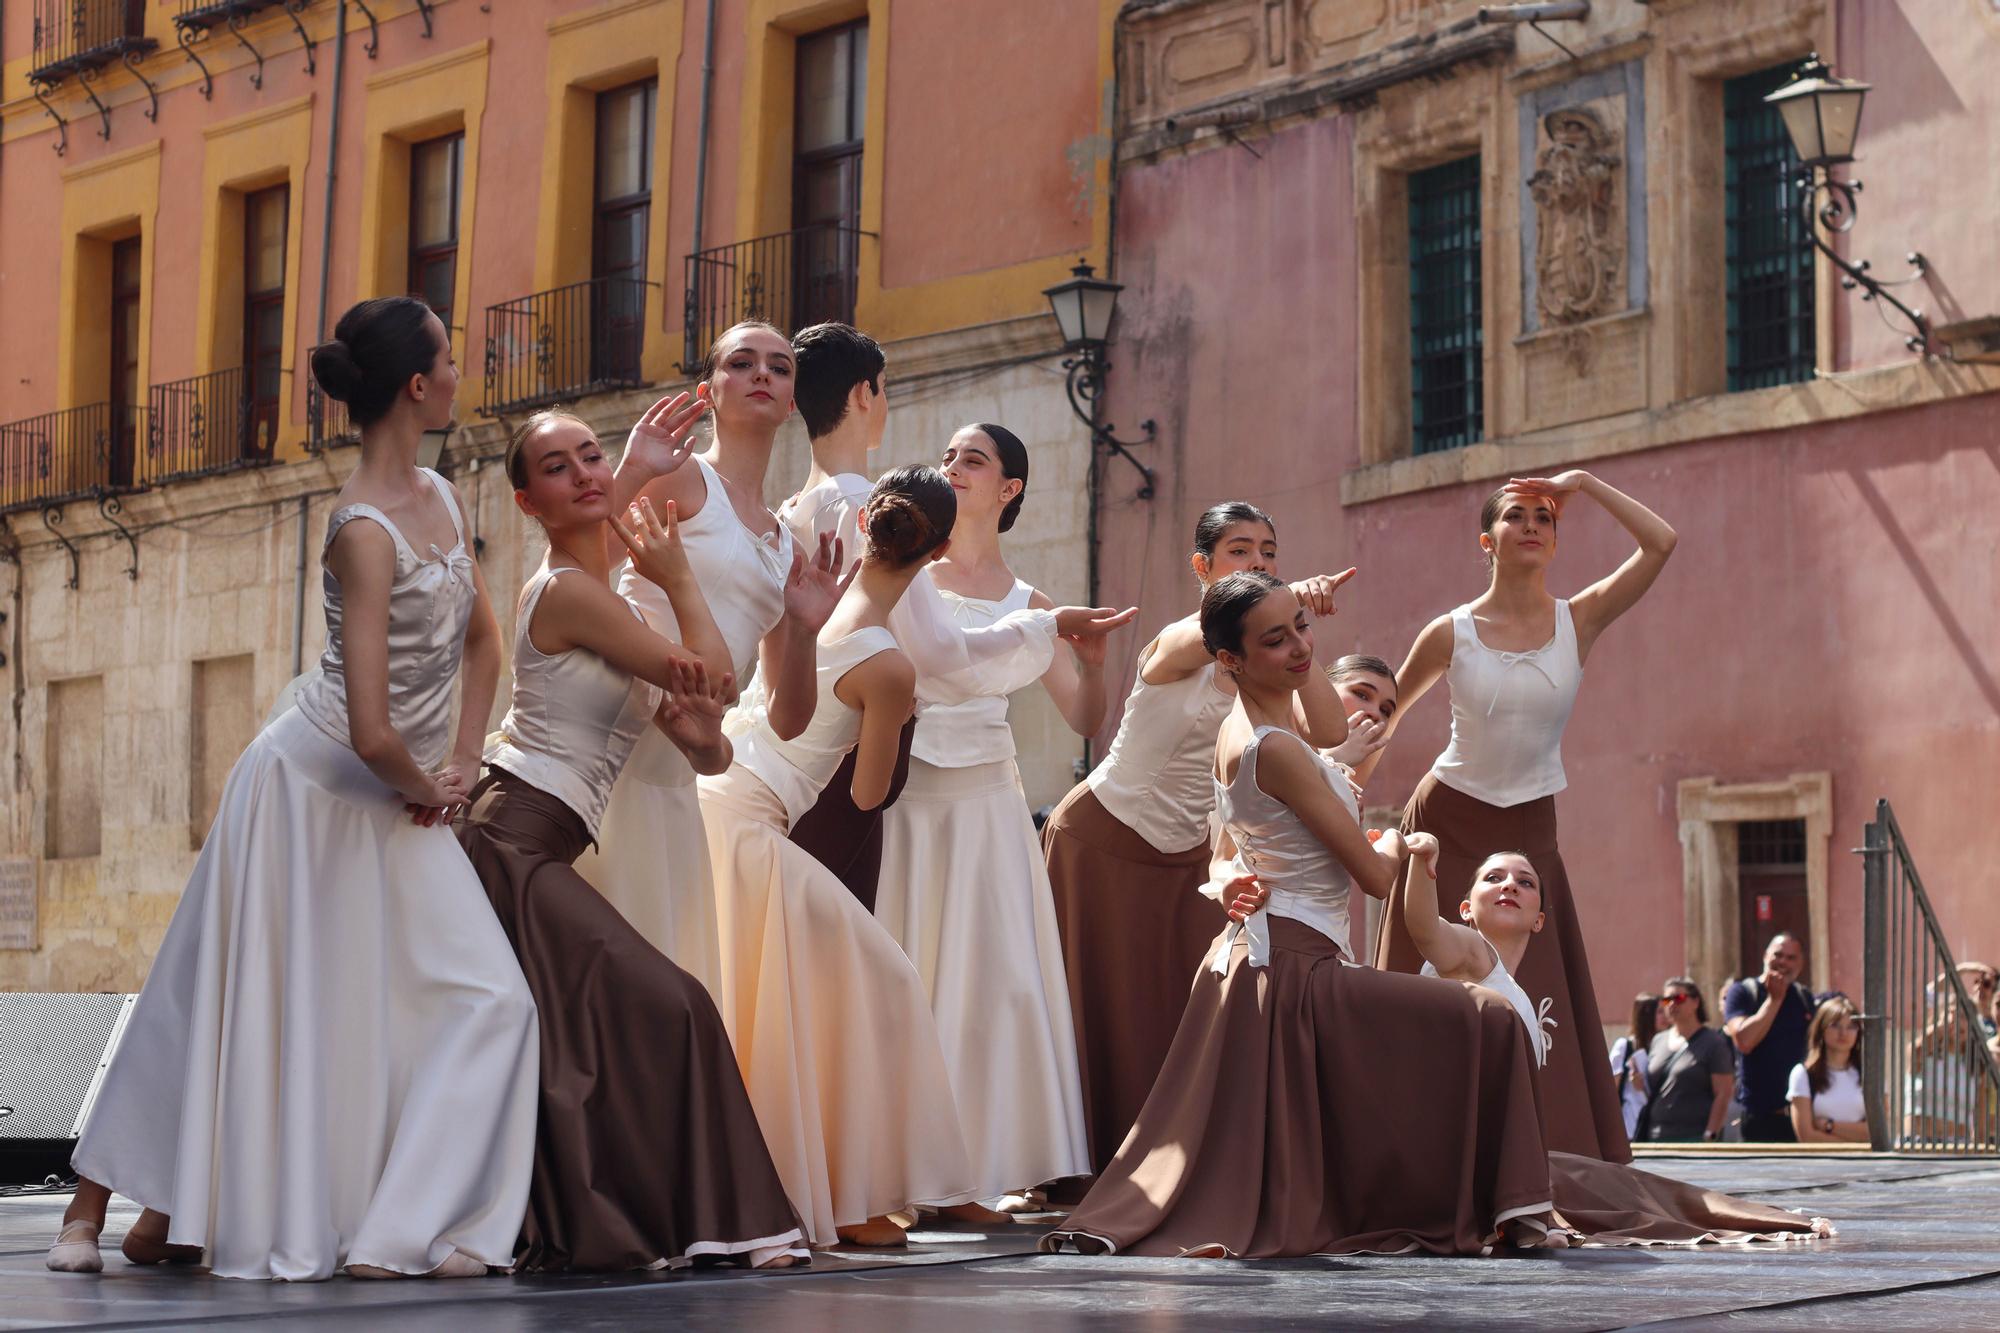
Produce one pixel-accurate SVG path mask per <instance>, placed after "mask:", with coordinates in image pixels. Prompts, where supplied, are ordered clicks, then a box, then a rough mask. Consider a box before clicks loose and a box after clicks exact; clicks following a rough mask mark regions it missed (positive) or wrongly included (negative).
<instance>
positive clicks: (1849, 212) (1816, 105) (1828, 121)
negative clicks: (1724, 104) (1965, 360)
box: [1764, 53, 1931, 356]
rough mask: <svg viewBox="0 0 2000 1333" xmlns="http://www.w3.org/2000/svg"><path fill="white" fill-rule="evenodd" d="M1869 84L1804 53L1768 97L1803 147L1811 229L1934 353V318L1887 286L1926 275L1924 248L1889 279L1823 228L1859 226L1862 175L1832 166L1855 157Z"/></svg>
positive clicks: (1865, 296) (1846, 281)
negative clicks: (1843, 251) (1906, 270)
mask: <svg viewBox="0 0 2000 1333" xmlns="http://www.w3.org/2000/svg"><path fill="white" fill-rule="evenodd" d="M1868 88H1869V85H1868V84H1865V83H1861V82H1859V81H1857V80H1854V79H1843V78H1840V77H1838V76H1837V75H1835V74H1834V72H1833V71H1832V70H1830V69H1828V68H1827V67H1826V65H1825V64H1823V63H1822V62H1821V60H1820V58H1819V56H1818V54H1817V53H1815V54H1813V55H1811V56H1808V57H1807V58H1806V63H1805V64H1803V65H1801V66H1800V67H1799V72H1798V73H1797V74H1796V75H1794V76H1793V78H1792V81H1791V82H1790V83H1788V84H1786V85H1785V86H1784V87H1782V88H1780V89H1778V91H1776V92H1774V93H1772V94H1771V95H1770V96H1768V97H1766V98H1765V99H1764V100H1765V101H1766V102H1768V103H1770V104H1771V105H1772V106H1775V107H1776V108H1778V113H1779V114H1780V115H1782V116H1783V117H1784V118H1785V132H1786V133H1787V134H1789V135H1790V136H1791V139H1792V147H1793V149H1794V150H1795V151H1796V152H1797V153H1798V155H1799V169H1798V170H1799V174H1798V181H1799V203H1800V207H1801V208H1803V209H1804V211H1805V215H1806V235H1808V236H1809V237H1811V238H1812V243H1813V244H1814V245H1815V246H1816V247H1818V249H1819V252H1820V253H1821V254H1823V255H1825V256H1826V257H1827V258H1828V259H1830V260H1832V261H1833V265H1834V267H1835V268H1837V269H1839V270H1840V272H1841V275H1842V276H1841V279H1840V285H1841V287H1842V288H1844V289H1845V290H1848V291H1852V290H1854V289H1855V288H1856V287H1859V288H1861V289H1862V293H1861V299H1862V300H1864V301H1872V300H1874V299H1875V298H1876V297H1878V296H1879V297H1881V298H1882V299H1883V300H1884V301H1886V302H1888V303H1889V304H1890V305H1892V306H1894V307H1896V309H1898V310H1900V311H1902V312H1903V317H1904V318H1905V319H1907V320H1909V321H1910V324H1911V325H1912V326H1913V327H1914V328H1915V329H1916V332H1915V333H1912V334H1910V335H1908V336H1907V337H1905V338H1904V339H1903V343H1904V345H1905V346H1907V347H1909V348H1911V349H1912V350H1915V351H1920V352H1922V353H1923V354H1924V355H1925V356H1929V355H1930V352H1931V347H1930V343H1931V325H1930V321H1929V320H1927V319H1925V318H1924V313H1923V311H1921V310H1913V309H1911V308H1910V307H1909V306H1907V305H1905V304H1903V302H1901V301H1899V300H1898V299H1896V295H1895V293H1894V292H1891V291H1890V290H1889V288H1891V287H1901V286H1904V285H1905V284H1907V283H1912V282H1915V281H1916V280H1917V279H1918V278H1921V277H1923V276H1924V273H1925V266H1924V257H1923V255H1922V254H1921V253H1919V252H1917V251H1914V250H1913V251H1911V252H1910V254H1909V256H1908V263H1909V265H1910V267H1911V268H1912V269H1914V270H1916V271H1915V272H1914V273H1912V274H1911V275H1910V276H1909V277H1907V278H1902V279H1899V280H1898V281H1896V282H1893V283H1891V282H1884V281H1882V279H1880V278H1878V277H1876V276H1875V275H1874V274H1872V273H1870V272H1869V271H1868V261H1867V260H1865V259H1863V260H1861V261H1860V262H1858V263H1856V262H1853V261H1850V260H1848V259H1846V258H1844V257H1842V256H1841V255H1838V254H1836V253H1835V252H1834V250H1833V247H1832V246H1830V245H1828V244H1827V243H1826V241H1825V240H1824V239H1823V238H1822V237H1821V236H1820V230H1819V229H1820V227H1821V226H1822V225H1823V226H1825V228H1826V229H1827V230H1828V231H1829V232H1843V231H1848V230H1850V229H1852V227H1853V226H1854V216H1855V213H1856V211H1857V209H1858V206H1857V204H1856V202H1855V196H1856V195H1858V194H1860V193H1861V182H1860V181H1858V180H1840V179H1837V178H1836V177H1835V176H1834V174H1833V168H1834V167H1836V166H1838V165H1840V164H1841V163H1844V162H1852V161H1853V160H1854V140H1855V138H1856V137H1857V136H1858V135H1859V133H1860V130H1861V104H1862V101H1863V99H1864V98H1866V97H1867V95H1868Z"/></svg>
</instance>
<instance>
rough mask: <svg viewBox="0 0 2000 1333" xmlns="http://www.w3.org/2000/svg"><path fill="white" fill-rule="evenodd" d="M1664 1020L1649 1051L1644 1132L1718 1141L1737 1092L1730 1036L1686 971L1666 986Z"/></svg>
mask: <svg viewBox="0 0 2000 1333" xmlns="http://www.w3.org/2000/svg"><path fill="white" fill-rule="evenodd" d="M1660 990H1661V998H1660V1009H1661V1011H1662V1015H1663V1020H1664V1021H1663V1022H1662V1023H1661V1026H1660V1032H1659V1034H1658V1035H1657V1036H1655V1037H1654V1038H1653V1045H1652V1049H1651V1050H1649V1051H1647V1053H1646V1064H1647V1066H1648V1069H1647V1075H1646V1082H1647V1091H1648V1093H1649V1094H1650V1100H1649V1101H1648V1103H1647V1106H1646V1113H1645V1116H1644V1118H1643V1121H1642V1124H1641V1129H1640V1137H1641V1138H1642V1139H1650V1140H1652V1141H1654V1142H1656V1143H1693V1142H1695V1141H1697V1140H1702V1141H1706V1142H1710V1143H1713V1142H1714V1141H1715V1140H1717V1139H1719V1138H1721V1137H1722V1122H1723V1120H1724V1119H1725V1118H1726V1117H1727V1116H1728V1114H1729V1102H1730V1098H1731V1097H1733V1096H1734V1095H1735V1092H1736V1061H1735V1058H1734V1056H1733V1055H1732V1048H1731V1046H1730V1044H1729V1038H1727V1037H1725V1036H1723V1035H1722V1034H1721V1033H1720V1032H1718V1031H1717V1030H1716V1029H1714V1028H1712V1027H1710V1026H1708V1004H1707V1002H1706V1001H1704V1000H1703V999H1702V998H1701V990H1700V989H1699V988H1698V987H1697V986H1696V985H1695V984H1694V982H1692V981H1690V980H1688V979H1687V978H1686V977H1669V978H1668V979H1667V984H1666V985H1665V986H1663V987H1661V988H1660Z"/></svg>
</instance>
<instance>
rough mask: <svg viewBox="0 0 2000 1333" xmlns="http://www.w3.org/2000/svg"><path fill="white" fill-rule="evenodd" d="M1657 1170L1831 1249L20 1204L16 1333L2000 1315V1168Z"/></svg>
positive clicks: (1075, 1326)
mask: <svg viewBox="0 0 2000 1333" xmlns="http://www.w3.org/2000/svg"><path fill="white" fill-rule="evenodd" d="M1641 1165H1642V1166H1644V1167H1646V1168H1647V1169H1649V1170H1654V1171H1658V1172H1660V1173H1661V1174H1664V1175H1671V1176H1676V1177H1678V1178H1680V1179H1683V1180H1688V1181H1693V1182H1697V1183H1700V1184H1704V1185H1708V1186H1711V1187H1713V1188H1717V1189H1727V1190H1729V1191H1731V1192H1733V1193H1737V1194H1742V1195H1745V1196H1747V1197H1750V1198H1755V1199H1762V1200H1765V1201H1767V1202H1770V1203H1775V1204H1778V1205H1781V1206H1783V1207H1787V1208H1801V1209H1809V1210H1811V1211H1813V1212H1815V1213H1821V1214H1824V1215H1826V1216H1828V1217H1831V1218H1833V1219H1834V1223H1835V1225H1836V1226H1838V1227H1839V1228H1840V1235H1839V1236H1838V1237H1837V1238H1835V1239H1833V1240H1827V1241H1819V1242H1815V1243H1812V1244H1792V1245H1783V1246H1777V1245H1771V1246H1758V1247H1754V1248H1749V1249H1735V1248H1727V1249H1726V1248H1720V1247H1709V1248H1706V1249H1703V1250H1696V1251H1688V1250H1569V1251H1561V1252H1547V1253H1537V1254H1533V1255H1517V1256H1509V1257H1504V1258H1492V1259H1433V1258H1394V1259H1389V1258H1383V1259H1375V1258H1368V1259H1300V1260H1286V1261H1279V1262H1265V1263H1233V1262H1220V1261H1212V1260H1162V1259H1118V1258H1106V1259H1086V1258H1078V1257H1054V1256H1043V1255H1037V1254H1035V1253H1034V1244H1035V1240H1036V1238H1037V1237H1038V1236H1040V1235H1041V1233H1042V1230H1043V1228H1041V1227H1039V1226H1018V1225H1017V1226H1014V1227H1010V1228H1007V1229H1005V1230H1004V1231H1001V1232H997V1233H993V1232H980V1231H975V1230H968V1229H961V1228H951V1227H935V1228H928V1229H920V1230H919V1231H918V1232H917V1233H916V1234H915V1237H914V1239H915V1241H916V1243H915V1244H913V1245H912V1247H911V1248H910V1249H909V1250H908V1251H907V1252H906V1253H902V1254H896V1255H892V1256H883V1255H878V1254H871V1253H865V1252H857V1251H843V1252H835V1253H830V1254H827V1255H824V1256H821V1257H819V1258H817V1259H816V1260H815V1262H814V1266H813V1267H812V1268H811V1269H809V1270H803V1271H798V1272H789V1273H772V1274H757V1273H737V1272H729V1271H709V1272H702V1273H678V1274H632V1275H626V1276H619V1277H594V1278H505V1277H496V1278H489V1279H486V1280H484V1281H479V1280H472V1281H461V1282H435V1283H428V1282H420V1281H412V1282H393V1283H391V1282H355V1281H352V1280H349V1279H345V1278H337V1279H335V1280H333V1281H331V1282H323V1283H318V1284H313V1285H287V1284H280V1283H268V1284H267V1283H254V1282H229V1281H223V1280H219V1279H215V1278H211V1277H208V1276H207V1275H205V1274H203V1273H200V1272H188V1271H184V1270H183V1271H169V1270H164V1269H140V1268H133V1267H131V1266H129V1265H127V1264H126V1263H125V1262H124V1260H123V1259H121V1258H120V1257H119V1256H118V1254H117V1248H116V1241H117V1238H118V1237H119V1236H120V1235H122V1234H123V1231H124V1227H125V1225H126V1224H127V1223H129V1222H130V1220H131V1218H132V1217H133V1216H134V1215H135V1214H134V1213H133V1212H131V1211H129V1210H126V1211H121V1212H114V1214H113V1215H112V1219H111V1224H110V1226H109V1227H107V1229H106V1230H107V1235H108V1243H107V1244H106V1246H105V1272H104V1274H103V1275H102V1276H101V1277H96V1278H91V1277H74V1276H69V1275H65V1274H56V1273H50V1272H48V1271H46V1270H45V1269H44V1268H43V1267H42V1254H43V1250H44V1247H45V1246H46V1245H47V1243H48V1241H49V1238H50V1237H51V1236H52V1235H53V1234H54V1232H55V1229H56V1221H57V1219H58V1218H59V1217H60V1216H61V1213H62V1209H63V1207H64V1206H65V1204H66V1202H67V1199H66V1198H64V1197H62V1196H54V1195H36V1196H23V1197H10V1198H0V1328H8V1329H15V1328H23V1329H25V1328H68V1327H90V1328H95V1329H138V1328H144V1329H155V1328H161V1329H164V1328H217V1327H229V1326H234V1327H240V1328H250V1327H259V1326H263V1325H277V1326H284V1327H290V1328H298V1329H307V1330H318V1329H325V1330H358V1329H371V1330H372V1329H395V1328H422V1329H465V1330H472V1331H474V1333H514V1331H515V1330H521V1331H523V1333H525V1331H527V1330H538V1329H562V1330H588V1329H611V1328H626V1327H672V1328H676V1329H758V1330H763V1329H772V1330H780V1329H781V1330H788V1331H790V1330H800V1331H812V1333H818V1331H820V1330H826V1331H827V1333H846V1331H848V1330H852V1331H853V1333H900V1331H901V1330H912V1331H914V1330H925V1331H926V1333H985V1331H986V1330H1000V1329H1032V1330H1037V1331H1038V1333H1068V1331H1070V1330H1113V1329H1116V1330H1124V1329H1143V1330H1146V1333H1169V1331H1170V1330H1175V1331H1177V1330H1183V1329H1185V1330H1200V1331H1201V1333H1221V1331H1222V1330H1236V1329H1246V1328H1270V1329H1289V1328H1298V1329H1312V1330H1315V1331H1316V1333H1326V1331H1327V1330H1333V1329H1375V1328H1426V1329H1438V1328H1480V1329H1522V1330H1527V1329H1534V1330H1568V1329H1577V1330H1582V1329H1614V1328H1633V1327H1644V1328H1648V1329H1674V1328H1706V1327H1723V1326H1728V1327H1740V1328H1754V1329H1756V1330H1758V1333H1779V1331H1781V1330H1790V1329H1821V1328H1825V1329H1840V1330H1843V1331H1844V1333H1853V1331H1854V1330H1861V1329H1866V1330H1871V1333H1872V1331H1873V1330H1881V1329H1971V1328H1981V1327H1992V1326H1993V1325H1994V1324H1995V1322H1996V1320H2000V1160H1993V1159H1984V1160H1970V1161H1967V1160H1952V1161H1941V1160H1935V1159H1929V1160H1927V1159H1917V1158H1899V1157H1876V1156H1865V1155H1842V1156H1805V1155H1793V1154H1786V1155H1778V1154H1768V1155H1756V1154H1749V1153H1741V1152H1738V1153H1731V1154H1727V1155H1720V1154H1718V1155H1712V1156H1695V1155H1689V1156H1674V1157H1659V1156H1655V1157H1649V1158H1648V1159H1647V1160H1645V1161H1644V1162H1642V1163H1641Z"/></svg>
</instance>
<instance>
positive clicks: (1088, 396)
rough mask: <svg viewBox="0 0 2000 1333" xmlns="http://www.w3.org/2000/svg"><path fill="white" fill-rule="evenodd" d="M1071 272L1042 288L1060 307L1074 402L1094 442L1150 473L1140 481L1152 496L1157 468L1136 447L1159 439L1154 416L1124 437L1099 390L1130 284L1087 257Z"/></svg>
mask: <svg viewBox="0 0 2000 1333" xmlns="http://www.w3.org/2000/svg"><path fill="white" fill-rule="evenodd" d="M1070 274H1071V277H1070V280H1069V281H1068V282H1062V283H1057V284H1056V285H1055V286H1053V287H1050V288H1049V289H1048V290H1046V291H1044V292H1043V293H1042V295H1043V296H1046V297H1048V298H1049V309H1050V310H1052V311H1053V312H1054V313H1055V317H1056V325H1057V326H1058V327H1059V328H1060V329H1061V330H1062V337H1063V351H1064V352H1066V353H1068V355H1067V356H1066V357H1065V358H1064V360H1063V363H1062V365H1063V370H1064V372H1066V374H1067V375H1068V380H1067V384H1066V387H1067V388H1068V390H1069V405H1070V407H1071V409H1072V410H1074V411H1075V413H1076V415H1077V417H1078V418H1079V419H1080V420H1081V421H1082V422H1083V424H1084V425H1086V426H1088V427H1090V439H1091V442H1092V443H1093V444H1096V445H1102V446H1103V447H1104V448H1106V449H1109V450H1110V451H1111V452H1112V453H1114V454H1117V455H1118V456H1119V457H1121V458H1123V459H1124V460H1125V461H1126V462H1128V463H1130V464H1131V465H1132V466H1133V467H1135V468H1137V469H1139V475H1140V476H1141V477H1143V478H1145V481H1144V483H1143V484H1142V485H1141V486H1140V487H1139V498H1140V499H1141V500H1150V499H1152V498H1153V480H1154V478H1153V469H1151V468H1149V467H1147V466H1146V465H1145V464H1144V463H1142V462H1140V461H1139V459H1138V456H1137V455H1135V454H1134V453H1133V452H1132V450H1133V449H1134V448H1136V447H1138V446H1139V445H1142V444H1151V443H1152V442H1153V436H1154V430H1155V428H1154V423H1153V420H1152V418H1151V417H1148V418H1147V419H1146V420H1144V421H1142V422H1140V423H1139V429H1140V430H1141V431H1143V432H1144V434H1143V435H1142V436H1141V438H1139V439H1136V440H1121V439H1119V438H1118V436H1117V434H1116V433H1115V432H1114V430H1113V427H1112V424H1111V423H1110V422H1108V421H1104V422H1100V421H1099V420H1098V419H1097V410H1096V409H1097V396H1098V394H1099V393H1101V392H1103V389H1104V374H1105V372H1106V371H1108V370H1110V369H1111V363H1110V362H1109V361H1107V360H1105V359H1104V348H1105V345H1106V343H1107V342H1108V341H1109V334H1110V330H1111V317H1112V315H1113V314H1114V313H1115V312H1116V310H1117V308H1118V293H1120V292H1122V291H1124V290H1125V288H1124V286H1123V285H1122V284H1120V283H1116V282H1109V281H1106V280H1105V279H1103V278H1100V277H1098V276H1096V271H1095V270H1094V269H1093V268H1092V267H1091V266H1090V265H1089V264H1087V263H1084V262H1083V261H1081V260H1079V261H1078V262H1077V264H1076V266H1075V267H1074V268H1072V269H1071V270H1070Z"/></svg>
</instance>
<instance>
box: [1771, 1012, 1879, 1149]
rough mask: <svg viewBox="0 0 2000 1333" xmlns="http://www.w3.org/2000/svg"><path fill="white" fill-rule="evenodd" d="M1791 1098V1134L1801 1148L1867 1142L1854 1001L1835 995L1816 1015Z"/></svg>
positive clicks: (1794, 1072)
mask: <svg viewBox="0 0 2000 1333" xmlns="http://www.w3.org/2000/svg"><path fill="white" fill-rule="evenodd" d="M1787 1094H1788V1096H1789V1097H1790V1099H1791V1114H1792V1132H1793V1134H1795V1135H1796V1136H1797V1138H1798V1141H1799V1142H1800V1143H1866V1142H1868V1106H1867V1103H1866V1102H1864V1101H1863V1100H1862V1096H1861V1015H1860V1014H1859V1013H1857V1012H1856V1011H1855V1008H1854V1001H1852V1000H1850V999H1848V998H1847V997H1846V996H1845V995H1834V996H1830V997H1828V998H1827V999H1826V1000H1824V1001H1823V1002H1821V1004H1820V1006H1819V1008H1818V1009H1816V1010H1814V1011H1813V1016H1812V1023H1811V1025H1810V1026H1809V1027H1807V1028H1806V1058H1805V1060H1804V1061H1803V1062H1802V1063H1800V1064H1796V1065H1793V1066H1792V1076H1791V1080H1790V1086H1789V1087H1788V1089H1787Z"/></svg>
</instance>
